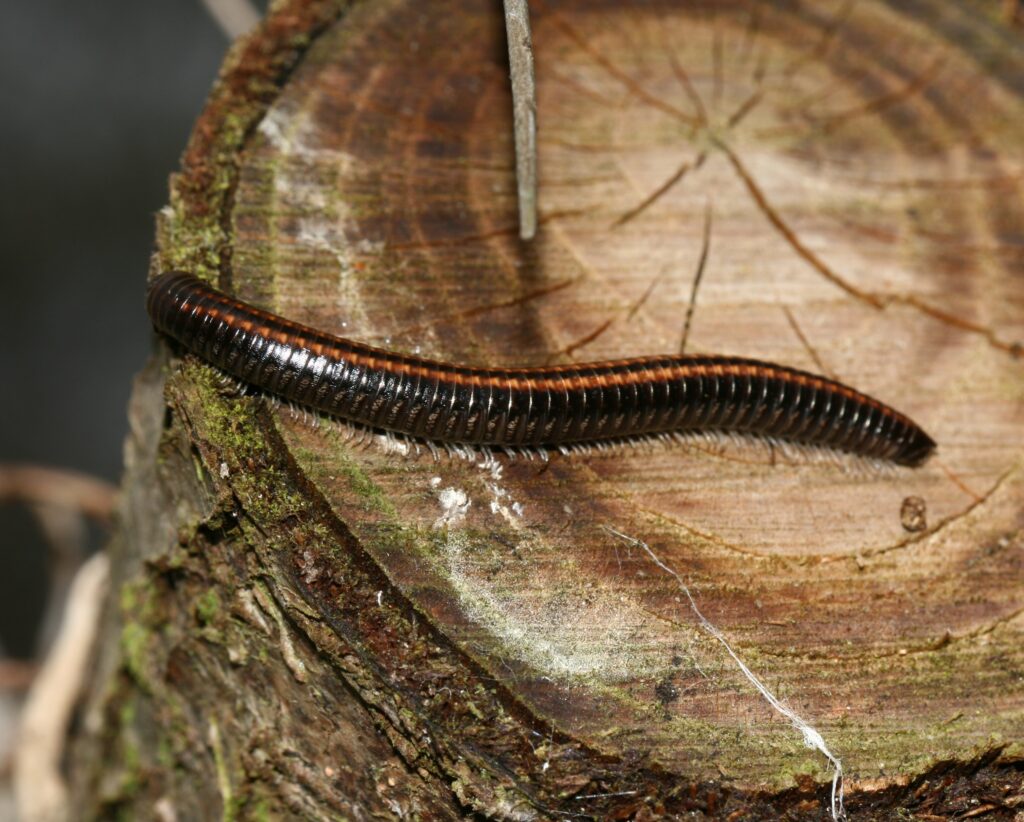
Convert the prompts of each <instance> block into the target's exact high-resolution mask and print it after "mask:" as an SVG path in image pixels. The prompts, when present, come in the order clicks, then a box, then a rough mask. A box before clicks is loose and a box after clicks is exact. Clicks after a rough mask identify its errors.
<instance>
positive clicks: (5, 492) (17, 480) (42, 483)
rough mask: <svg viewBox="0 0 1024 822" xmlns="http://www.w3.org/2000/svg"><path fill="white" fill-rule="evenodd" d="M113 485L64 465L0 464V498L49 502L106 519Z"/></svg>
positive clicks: (95, 518)
mask: <svg viewBox="0 0 1024 822" xmlns="http://www.w3.org/2000/svg"><path fill="white" fill-rule="evenodd" d="M116 492H117V489H116V488H114V486H113V485H111V484H110V483H109V482H106V481H105V480H101V479H97V478H96V477H91V476H89V475H88V474H81V473H79V472H77V471H70V470H68V469H64V468H43V467H41V466H38V465H0V500H16V501H20V502H27V503H32V504H39V505H53V506H56V507H60V508H70V509H72V510H74V511H78V512H79V513H81V514H84V515H85V516H87V517H90V518H91V519H94V520H97V521H99V522H100V523H108V522H109V521H110V515H111V513H112V512H113V509H114V499H115V494H116Z"/></svg>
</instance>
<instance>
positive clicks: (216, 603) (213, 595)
mask: <svg viewBox="0 0 1024 822" xmlns="http://www.w3.org/2000/svg"><path fill="white" fill-rule="evenodd" d="M220 608H221V602H220V596H219V595H218V594H217V590H216V589H215V588H210V589H209V590H208V591H207V592H206V593H204V594H203V595H202V596H201V597H199V600H198V601H197V602H196V617H197V618H198V619H199V621H200V622H201V623H202V624H203V625H208V624H210V623H211V622H213V621H214V620H215V619H216V618H217V615H218V614H219V613H220Z"/></svg>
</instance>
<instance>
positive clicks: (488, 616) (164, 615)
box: [71, 0, 1024, 819]
mask: <svg viewBox="0 0 1024 822" xmlns="http://www.w3.org/2000/svg"><path fill="white" fill-rule="evenodd" d="M990 6H991V8H990ZM499 10H500V4H495V3H493V2H487V0H471V1H470V2H466V0H460V1H459V2H454V0H453V2H450V3H449V2H436V3H434V2H432V3H429V4H421V3H414V2H411V0H377V1H375V2H365V3H355V4H348V3H344V2H309V1H308V0H307V1H306V2H299V0H290V1H286V2H281V3H278V4H276V5H275V7H274V8H273V9H272V11H271V13H270V15H269V16H268V19H267V21H266V23H265V25H264V26H263V27H262V28H261V29H260V30H258V31H257V32H256V33H254V34H253V35H252V36H251V37H250V38H249V39H247V40H244V41H242V42H240V43H239V44H237V45H236V47H235V48H234V49H233V51H232V53H231V55H230V56H229V59H228V61H227V63H226V66H225V68H224V71H223V73H222V76H221V78H220V81H219V83H218V85H217V86H216V88H215V90H214V91H213V93H212V95H211V98H210V101H209V103H208V106H207V108H206V110H205V112H204V113H203V115H202V116H201V118H200V120H199V122H198V123H197V125H196V129H195V132H194V134H193V137H192V140H191V142H190V144H189V147H188V149H187V151H186V153H185V156H184V159H183V168H182V170H181V172H180V173H179V174H178V175H176V176H175V177H174V179H173V181H172V191H171V202H170V205H169V206H168V207H167V209H165V210H164V212H162V214H161V217H160V220H159V230H158V247H157V253H156V256H155V260H154V268H155V269H157V270H166V269H169V268H180V269H186V270H189V271H193V272H195V273H197V274H200V275H203V276H206V277H208V278H209V279H211V280H212V281H214V282H216V283H218V284H219V285H220V286H221V287H222V288H224V289H225V290H228V291H231V292H233V293H235V294H237V295H238V296H240V297H242V298H244V299H247V300H250V301H254V302H257V303H260V304H262V305H264V306H267V307H269V308H271V309H273V310H276V311H278V312H279V313H282V314H285V315H287V316H289V317H292V318H294V319H297V320H300V321H303V322H307V323H309V324H312V325H316V326H318V327H321V328H324V329H329V330H333V331H335V332H337V333H340V334H344V335H346V336H351V337H354V338H358V339H361V340H364V341H368V342H371V343H376V344H380V345H385V346H387V347H390V348H395V349H400V350H406V351H415V352H417V353H423V354H428V355H432V356H438V357H443V358H447V359H452V360H457V361H462V362H467V363H483V364H493V365H499V364H500V365H511V364H527V363H533V364H539V363H544V362H552V361H563V362H564V361H573V360H580V361H583V360H593V359H601V358H605V357H617V356H628V355H634V354H644V353H655V352H658V351H673V350H676V349H677V348H678V346H679V339H680V335H681V329H682V324H683V318H684V317H685V316H686V313H687V310H688V308H689V303H690V283H691V281H692V278H693V276H694V271H695V269H696V266H697V263H698V259H699V257H700V255H701V249H702V235H703V233H704V225H705V222H704V221H705V219H711V220H712V223H711V230H710V238H711V244H710V249H709V253H708V257H707V265H706V267H705V271H704V279H703V282H702V286H701V289H700V291H699V293H698V296H697V307H696V311H695V313H694V320H693V325H692V329H691V333H690V336H689V341H688V345H689V348H691V349H696V350H704V351H716V352H721V353H731V354H738V355H747V356H756V357H759V358H763V359H771V360H776V361H781V362H785V363H787V364H791V365H795V366H798V367H805V368H809V369H811V370H816V371H825V372H828V373H830V374H833V375H837V376H839V377H840V378H842V379H843V380H844V381H847V382H850V383H852V384H854V385H856V386H857V387H858V388H861V389H863V390H865V391H868V392H869V393H872V394H875V395H877V396H879V397H881V398H882V399H884V400H886V401H889V402H891V403H892V404H893V405H896V406H897V407H899V408H901V409H903V410H905V411H907V412H908V413H910V414H911V415H912V416H913V417H915V419H917V420H918V421H919V422H921V423H922V424H923V425H924V426H925V428H926V429H928V430H929V432H930V433H932V434H933V435H934V436H935V438H936V439H937V441H938V442H939V453H938V456H937V458H936V459H934V460H932V461H931V462H930V463H929V464H928V465H927V466H925V467H924V468H921V469H918V470H909V469H907V470H899V471H888V472H885V471H878V470H856V471H855V470H851V468H850V466H849V465H847V464H843V465H836V464H834V463H832V462H824V463H822V462H817V461H813V460H810V459H808V458H803V457H801V458H797V459H796V460H790V459H789V458H788V457H787V456H786V455H780V454H776V453H774V452H772V451H771V450H769V449H758V448H755V447H750V446H734V445H725V446H718V445H715V446H705V445H703V444H690V445H685V444H684V445H680V444H673V445H670V446H667V447H660V446H659V447H657V448H631V449H627V450H618V451H614V452H611V453H604V452H598V453H592V454H586V455H572V456H566V457H563V456H561V455H556V456H555V457H554V458H553V459H552V460H551V461H550V462H549V463H540V462H531V461H523V460H519V461H515V462H510V461H504V460H503V461H501V462H499V463H498V464H497V465H493V464H486V465H483V464H481V463H480V462H479V461H475V462H474V461H469V460H465V459H461V458H458V457H447V456H446V457H443V458H442V459H441V460H440V461H439V462H435V461H434V460H433V459H431V458H430V456H429V454H427V455H422V454H421V455H420V456H419V457H415V456H407V455H403V454H401V453H396V444H395V443H393V442H389V441H387V440H386V439H384V438H373V439H371V440H370V441H369V442H353V441H351V439H350V438H349V437H348V433H347V432H346V431H345V429H344V428H343V427H338V426H334V425H326V426H319V427H316V426H313V425H311V424H309V422H308V421H304V420H303V418H302V415H301V413H300V414H299V415H298V416H297V417H296V416H293V415H292V414H291V413H290V412H289V411H288V409H275V408H274V407H273V406H272V405H271V404H269V403H267V402H266V401H264V400H262V399H258V398H253V397H247V396H241V395H239V394H238V393H237V391H236V390H235V389H234V388H233V387H231V386H230V385H225V384H223V383H222V381H221V379H220V377H219V376H218V375H217V374H216V373H215V372H214V371H213V370H212V369H211V368H209V367H208V366H206V365H204V364H202V363H200V362H198V361H196V360H194V359H192V358H190V357H184V358H181V357H179V356H176V355H175V352H172V351H170V350H168V349H167V347H166V346H165V344H164V343H163V342H158V343H157V349H158V351H159V353H158V355H157V356H156V357H155V358H154V360H153V362H152V364H151V365H150V367H149V368H148V369H147V370H146V372H145V373H143V374H142V375H141V376H140V378H139V380H138V383H137V387H136V391H135V395H134V399H133V403H132V408H131V414H132V436H131V439H130V442H129V444H128V449H127V466H128V470H127V475H126V481H125V494H124V500H123V504H122V517H121V523H120V527H119V530H118V534H117V537H116V539H115V542H114V545H113V547H112V552H113V555H114V559H115V569H116V570H115V573H116V579H115V590H116V591H117V592H118V593H117V596H116V597H115V599H114V601H113V602H112V603H111V607H110V609H109V612H108V615H107V620H106V624H105V633H104V641H103V642H102V644H101V647H100V649H99V650H100V653H99V657H98V662H97V667H96V671H95V676H94V679H93V681H92V683H91V688H90V692H89V695H88V701H87V705H86V709H85V711H84V712H83V716H82V722H81V724H80V728H79V729H78V730H77V732H76V736H75V739H74V745H73V747H72V749H71V764H72V774H73V780H74V790H75V795H76V808H78V809H79V810H80V812H81V813H82V814H83V815H88V816H106V815H113V814H115V813H119V814H122V815H124V816H125V817H126V818H145V817H160V818H178V819H190V818H209V817H210V816H211V815H212V814H221V815H222V816H224V817H225V818H280V817H283V816H303V817H310V818H346V819H347V818H351V819H360V818H369V817H374V818H395V817H403V818H404V817H409V818H423V819H426V818H462V817H465V816H467V815H472V814H478V815H481V816H485V817H489V818H500V819H547V818H559V817H561V816H564V815H566V814H572V815H576V814H579V815H583V816H590V817H596V818H623V819H624V818H637V819H651V818H655V817H658V816H662V817H673V816H680V815H683V814H687V813H692V814H695V815H696V816H697V817H698V818H700V817H701V815H703V816H706V817H708V818H723V819H753V818H775V817H779V816H789V817H792V818H816V817H821V818H825V817H827V816H828V815H829V814H830V812H831V810H830V802H829V793H830V785H831V778H832V775H833V771H832V766H831V764H830V762H829V760H828V759H826V758H825V757H824V756H823V755H822V754H821V752H820V750H817V749H815V748H812V747H807V746H805V744H804V736H803V735H802V734H801V733H800V732H799V731H798V729H796V728H794V727H793V724H792V723H791V721H790V720H789V719H788V718H787V717H786V716H785V715H783V714H781V713H780V711H779V710H777V709H776V708H773V707H772V706H771V705H770V704H769V703H768V702H767V701H766V699H765V698H764V696H763V694H762V693H760V692H758V691H757V690H756V689H755V687H754V685H753V683H752V682H751V680H750V679H749V678H748V677H746V676H745V675H744V673H743V670H742V669H741V668H740V667H739V665H738V664H737V659H739V660H742V661H743V662H744V663H745V665H746V666H747V667H748V669H749V670H750V671H751V672H752V676H754V677H756V678H757V679H758V680H759V681H760V682H762V683H763V685H764V686H765V687H766V688H767V689H768V690H769V691H771V692H772V693H773V694H774V695H775V696H777V697H778V698H779V699H780V700H782V702H783V703H784V704H785V705H786V706H788V708H789V709H790V710H791V711H792V712H793V714H794V715H797V716H799V717H800V718H801V719H802V721H804V722H805V723H806V724H807V726H809V727H813V728H814V729H815V730H816V731H817V732H819V733H820V735H821V738H822V740H823V741H824V744H825V745H826V746H827V747H828V749H829V750H830V751H831V752H832V753H833V754H834V755H835V756H836V757H837V758H838V759H840V760H841V761H842V763H843V767H844V785H845V790H846V798H847V808H848V810H849V812H850V815H851V816H853V817H855V818H881V817H886V816H889V815H893V814H896V813H898V812H902V813H904V814H905V815H907V816H911V815H917V816H918V817H920V818H923V819H927V818H929V815H931V816H932V817H934V816H942V815H943V814H949V813H953V812H964V813H973V812H978V814H979V815H980V814H985V813H988V814H990V815H992V818H1000V817H1001V818H1012V816H1013V814H1014V813H1016V808H1017V807H1018V806H1020V807H1024V806H1021V805H1020V803H1021V802H1022V799H1021V797H1022V795H1024V788H1022V773H1024V770H1022V766H1021V760H1022V755H1024V685H1022V677H1024V673H1022V672H1024V650H1022V648H1024V642H1022V640H1024V616H1022V614H1024V586H1022V582H1024V534H1022V527H1024V403H1022V401H1021V400H1022V397H1024V362H1022V360H1021V357H1020V354H1021V350H1020V345H1019V342H1018V341H1019V340H1021V339H1024V276H1022V275H1024V254H1022V253H1021V226H1022V225H1024V198H1022V193H1024V175H1022V169H1024V129H1022V127H1021V123H1022V122H1024V56H1022V52H1024V49H1022V47H1021V42H1020V35H1019V33H1015V32H1013V31H1009V30H1006V29H1005V28H1004V27H1002V26H1001V25H1000V23H999V21H998V15H999V4H997V3H992V4H989V5H983V4H978V5H977V6H967V5H952V4H948V3H941V2H937V0H936V1H935V2H930V1H929V0H915V2H913V3H895V2H893V3H884V2H874V1H873V0H872V1H869V0H861V2H858V3H834V4H831V3H829V4H818V3H813V4H800V3H790V2H779V3H745V2H744V3H741V2H737V3H733V2H716V3H713V4H710V3H709V4H703V5H700V4H692V3H682V2H635V3H629V4H622V3H620V2H611V0H608V1H607V2H601V1H600V0H588V1H587V2H584V0H579V2H570V0H562V1H561V2H555V0H547V1H546V2H544V3H535V4H533V13H534V44H535V49H536V56H537V76H538V91H539V123H540V127H539V143H540V146H541V152H540V166H541V174H540V195H539V200H540V223H541V225H540V231H539V234H538V237H537V240H536V241H535V242H533V243H532V244H528V243H524V242H522V241H521V240H519V239H518V228H517V213H516V202H515V191H516V186H515V179H514V173H513V169H514V162H513V157H512V139H513V138H512V129H511V108H510V102H509V89H508V77H507V70H506V68H505V62H504V57H503V49H504V42H503V39H502V31H503V28H502V21H501V19H500V17H499ZM707 215H710V217H708V216H707ZM398 446H399V447H398V448H397V450H399V451H400V450H402V447H404V446H402V444H398ZM641 543H642V544H641ZM644 545H646V546H647V548H646V549H645V548H644V547H643V546H644ZM655 557H657V559H658V560H659V561H660V564H659V562H656V561H655V559H654V558H655ZM666 567H667V568H669V569H671V570H672V571H674V572H675V574H676V575H673V574H672V573H670V572H666V570H665V569H666ZM691 594H692V595H693V596H694V598H695V599H693V600H691V599H690V595H691ZM698 607H699V612H698ZM700 615H702V616H703V618H704V620H705V621H702V619H701V616H700ZM726 642H727V643H728V645H729V648H731V649H732V650H733V652H734V653H735V657H734V656H732V655H731V654H730V653H729V651H728V650H727V648H726V646H725V643H726ZM978 809H982V810H981V811H979V810H978Z"/></svg>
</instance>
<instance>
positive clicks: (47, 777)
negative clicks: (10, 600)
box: [13, 554, 109, 822]
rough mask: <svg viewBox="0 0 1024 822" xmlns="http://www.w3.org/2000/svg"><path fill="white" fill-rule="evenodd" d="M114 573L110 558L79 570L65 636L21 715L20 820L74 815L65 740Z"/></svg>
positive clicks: (64, 623) (15, 774)
mask: <svg viewBox="0 0 1024 822" xmlns="http://www.w3.org/2000/svg"><path fill="white" fill-rule="evenodd" d="M108 573H109V562H108V560H107V556H106V554H96V555H95V556H93V557H92V558H91V559H89V560H88V561H87V562H86V563H85V564H84V565H82V567H81V568H80V569H79V571H78V574H77V575H76V576H75V580H74V582H73V583H72V585H71V591H70V593H69V595H68V601H67V608H66V609H65V611H64V619H63V621H62V623H61V629H60V633H59V635H58V636H57V640H56V642H55V643H54V645H53V650H52V652H51V653H50V655H49V656H48V657H47V659H46V662H45V663H44V664H43V667H42V669H41V670H40V671H39V675H38V676H37V677H36V680H35V682H34V683H33V685H32V690H31V691H30V692H29V695H28V700H27V701H26V703H25V710H24V711H23V713H22V715H21V727H20V730H19V736H18V745H17V749H16V750H17V753H16V756H15V758H14V768H13V783H14V793H15V796H16V797H17V802H18V809H19V816H20V818H21V819H24V820H27V822H35V820H44V819H46V820H49V819H61V818H63V817H64V814H66V813H67V810H68V809H67V786H66V785H65V783H64V778H63V776H62V775H61V762H62V759H63V754H64V738H65V735H66V733H67V729H68V723H69V722H70V720H71V715H72V712H73V710H74V707H75V703H76V702H77V700H78V696H79V692H80V690H81V686H82V681H83V678H84V676H85V672H86V670H87V669H88V664H89V658H90V654H91V653H92V649H93V641H94V640H95V638H96V631H97V629H98V627H99V621H100V611H101V607H102V603H103V596H104V593H105V591H106V586H107V577H108Z"/></svg>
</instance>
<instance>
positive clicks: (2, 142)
mask: <svg viewBox="0 0 1024 822" xmlns="http://www.w3.org/2000/svg"><path fill="white" fill-rule="evenodd" d="M227 45H228V41H227V38H226V35H225V34H224V33H223V32H222V31H221V29H220V28H218V26H217V24H216V23H215V22H214V20H213V19H212V18H211V17H210V15H209V14H208V13H207V11H206V10H205V8H204V7H203V5H202V3H201V2H200V0H162V1H161V2H141V3H140V2H138V0H103V2H101V3H82V2H75V0H4V2H3V3H0V111H2V115H0V158H2V160H0V169H2V171H0V175H2V188H0V190H2V195H3V196H2V197H0V209H2V212H0V272H2V274H0V277H2V286H3V288H2V291H0V355H2V357H3V369H2V371H3V373H2V377H0V397H2V399H3V402H2V405H0V408H2V416H0V421H2V424H0V462H2V463H11V462H21V463H35V464H42V465H47V466H64V467H70V468H74V469H78V470H80V471H84V472H86V473H89V474H94V475H97V476H100V477H103V478H106V479H108V480H110V481H112V482H115V483H116V482H117V481H118V479H119V475H120V472H121V450H122V442H123V439H124V436H125V431H126V414H125V406H126V403H127V400H128V393H129V391H130V388H131V380H132V375H133V374H134V373H135V372H136V371H138V370H139V369H140V368H141V366H142V365H143V363H144V361H145V359H146V357H147V355H148V353H149V349H150V328H149V322H148V320H147V318H146V314H145V310H144V308H143V293H144V286H145V279H146V272H147V265H148V262H149V255H150V252H151V249H152V244H153V226H154V219H153V218H154V214H155V212H157V211H158V210H159V209H160V208H161V207H162V206H163V205H164V203H165V202H166V201H167V178H168V175H169V174H170V173H171V172H172V171H174V170H175V169H176V168H177V167H178V159H179V156H180V154H181V152H182V150H183V148H184V146H185V142H186V140H187V138H188V134H189V131H190V129H191V127H192V122H193V120H194V119H195V117H196V116H197V115H198V113H199V112H200V110H201V108H202V105H203V101H204V99H205V96H206V93H207V91H208V90H209V88H210V86H211V84H212V83H213V81H214V79H215V78H216V74H217V69H218V67H219V64H220V61H221V58H222V56H223V54H224V52H225V50H226V48H227ZM100 538H101V536H100V535H99V534H97V535H95V538H94V541H95V542H97V543H98V541H99V539H100ZM46 551H47V548H46V542H45V541H44V539H43V538H42V535H41V534H40V533H39V531H38V528H37V526H36V524H35V522H34V520H33V518H32V516H31V514H30V513H29V512H28V510H26V509H25V508H23V507H19V506H15V505H10V504H0V655H3V654H7V655H11V656H17V657H29V656H31V655H32V654H33V651H34V646H35V636H36V627H37V622H38V619H39V616H40V613H41V610H42V606H43V603H42V600H43V597H44V592H45V581H46Z"/></svg>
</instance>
